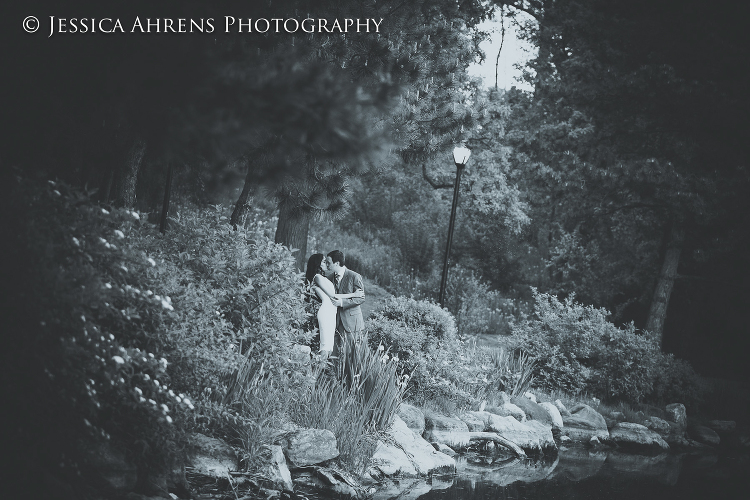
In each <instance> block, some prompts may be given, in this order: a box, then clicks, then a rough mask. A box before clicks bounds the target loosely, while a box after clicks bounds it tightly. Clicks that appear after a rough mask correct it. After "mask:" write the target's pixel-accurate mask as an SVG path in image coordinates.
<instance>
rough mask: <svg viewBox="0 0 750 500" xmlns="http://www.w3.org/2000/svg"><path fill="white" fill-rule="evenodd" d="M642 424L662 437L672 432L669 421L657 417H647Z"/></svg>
mask: <svg viewBox="0 0 750 500" xmlns="http://www.w3.org/2000/svg"><path fill="white" fill-rule="evenodd" d="M644 425H645V426H646V427H648V428H649V429H651V430H652V431H654V432H656V433H657V434H659V435H660V436H661V437H662V438H664V439H666V438H667V437H668V436H669V434H670V433H671V432H672V426H670V425H669V422H667V421H666V420H664V419H662V418H659V417H649V418H647V419H646V420H645V421H644ZM610 434H611V433H610Z"/></svg>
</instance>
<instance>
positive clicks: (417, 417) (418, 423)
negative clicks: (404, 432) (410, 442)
mask: <svg viewBox="0 0 750 500" xmlns="http://www.w3.org/2000/svg"><path fill="white" fill-rule="evenodd" d="M397 415H398V416H399V417H400V418H401V420H403V421H404V423H406V425H407V427H409V429H411V430H412V432H414V433H415V434H419V435H420V436H421V435H422V434H423V433H424V413H422V410H420V409H419V408H417V407H416V406H412V405H410V404H407V403H401V404H400V405H399V407H398V413H397Z"/></svg>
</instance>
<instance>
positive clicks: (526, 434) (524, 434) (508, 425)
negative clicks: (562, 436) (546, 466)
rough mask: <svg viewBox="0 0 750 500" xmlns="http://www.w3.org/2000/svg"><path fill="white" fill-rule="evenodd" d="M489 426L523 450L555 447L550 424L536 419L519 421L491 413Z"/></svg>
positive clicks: (533, 450)
mask: <svg viewBox="0 0 750 500" xmlns="http://www.w3.org/2000/svg"><path fill="white" fill-rule="evenodd" d="M489 424H490V425H489V428H490V430H491V431H492V432H496V433H497V434H499V435H500V436H502V437H503V438H505V439H507V440H508V441H511V442H513V443H515V444H517V445H518V446H520V447H521V448H523V449H524V450H527V451H532V452H539V451H543V450H544V449H550V448H551V449H557V445H556V444H555V440H554V438H553V437H552V426H549V425H545V424H543V423H542V422H539V421H538V420H529V421H527V422H519V421H518V420H516V419H515V418H513V417H510V416H508V417H501V416H499V415H492V418H491V420H490V422H489Z"/></svg>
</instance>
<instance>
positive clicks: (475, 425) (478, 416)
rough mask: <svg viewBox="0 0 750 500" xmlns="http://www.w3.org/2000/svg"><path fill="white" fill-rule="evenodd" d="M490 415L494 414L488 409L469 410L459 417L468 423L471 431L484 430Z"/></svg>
mask: <svg viewBox="0 0 750 500" xmlns="http://www.w3.org/2000/svg"><path fill="white" fill-rule="evenodd" d="M490 415H492V414H491V413H490V412H487V411H467V412H466V413H462V414H461V415H459V416H458V418H459V420H463V421H464V422H465V423H466V426H467V427H468V428H469V431H470V432H482V431H484V430H486V429H487V425H488V422H489V420H490Z"/></svg>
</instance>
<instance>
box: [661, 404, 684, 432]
mask: <svg viewBox="0 0 750 500" xmlns="http://www.w3.org/2000/svg"><path fill="white" fill-rule="evenodd" d="M666 410H667V418H668V419H669V420H671V421H672V422H674V423H676V424H677V425H679V426H680V427H682V429H683V430H685V429H687V411H686V410H685V405H683V404H682V403H672V404H668V405H667V406H666Z"/></svg>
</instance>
